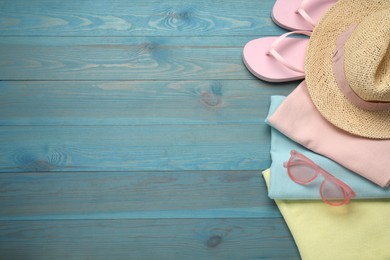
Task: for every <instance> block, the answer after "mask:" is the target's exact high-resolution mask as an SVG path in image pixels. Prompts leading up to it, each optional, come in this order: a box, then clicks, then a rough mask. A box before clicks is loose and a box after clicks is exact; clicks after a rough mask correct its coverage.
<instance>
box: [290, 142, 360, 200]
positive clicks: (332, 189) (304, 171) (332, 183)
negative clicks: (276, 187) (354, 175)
mask: <svg viewBox="0 0 390 260" xmlns="http://www.w3.org/2000/svg"><path fill="white" fill-rule="evenodd" d="M283 166H284V167H286V168H287V172H288V175H289V176H290V178H291V179H292V180H293V181H295V182H296V183H299V184H303V185H306V184H308V183H310V182H312V181H313V180H314V179H315V178H317V176H318V175H322V177H324V180H323V182H322V183H321V186H320V194H321V198H322V200H323V201H324V202H325V203H327V204H329V205H332V206H341V205H344V204H348V203H349V201H350V200H351V199H352V198H354V197H356V194H355V192H354V191H353V190H352V189H351V188H350V187H349V186H348V185H347V184H345V183H344V182H342V181H341V180H339V179H337V178H336V177H334V176H333V175H332V174H330V173H328V172H327V171H325V170H324V169H322V168H321V167H320V166H318V165H317V164H315V163H314V162H313V161H312V160H310V159H309V158H307V157H306V156H304V155H303V154H300V153H298V152H297V151H295V150H292V151H291V157H290V159H289V160H288V162H285V163H284V164H283Z"/></svg>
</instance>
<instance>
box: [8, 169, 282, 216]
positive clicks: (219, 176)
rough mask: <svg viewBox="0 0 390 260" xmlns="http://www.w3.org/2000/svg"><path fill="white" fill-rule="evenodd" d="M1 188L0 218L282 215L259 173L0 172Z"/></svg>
mask: <svg viewBox="0 0 390 260" xmlns="http://www.w3.org/2000/svg"><path fill="white" fill-rule="evenodd" d="M243 187H245V188H244V189H243ZM0 188H1V196H0V205H1V207H0V220H21V219H24V220H42V219H47V220H49V219H111V218H114V217H115V219H124V218H127V219H128V218H172V217H173V218H211V217H215V218H227V217H229V218H243V217H247V218H248V217H251V218H258V217H267V218H270V217H280V214H279V211H278V210H277V209H276V207H275V205H274V203H273V201H272V200H270V199H269V198H268V197H267V188H266V186H265V183H264V181H263V178H262V177H261V173H260V172H259V171H232V172H226V171H222V172H220V171H206V172H90V173H86V172H84V173H81V172H65V173H44V172H39V173H2V174H0Z"/></svg>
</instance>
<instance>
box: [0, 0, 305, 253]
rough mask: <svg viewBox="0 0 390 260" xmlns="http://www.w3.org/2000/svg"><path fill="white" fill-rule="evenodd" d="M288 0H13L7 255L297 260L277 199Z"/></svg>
mask: <svg viewBox="0 0 390 260" xmlns="http://www.w3.org/2000/svg"><path fill="white" fill-rule="evenodd" d="M273 3H274V0H240V1H238V0H237V1H229V0H217V1H194V0H167V1H160V0H155V1H154V0H144V1H128V0H112V1H103V0H81V1H63V0H61V1H60V0H34V1H30V0H0V125H1V126H0V172H1V173H0V259H258V258H276V259H280V258H293V259H295V258H299V254H298V251H297V249H296V246H295V244H294V241H293V239H292V237H291V234H290V232H289V231H288V228H287V227H286V225H285V223H284V221H283V218H282V217H281V215H280V213H279V211H278V210H277V208H276V206H275V204H274V203H273V201H271V200H269V199H268V197H267V193H266V188H265V184H264V181H263V179H262V177H261V170H263V169H266V168H267V167H268V166H269V164H270V156H269V148H270V147H269V146H270V129H269V127H267V126H266V125H265V124H264V118H265V116H266V114H267V109H268V105H269V97H270V96H271V95H273V94H281V95H286V94H288V93H289V92H291V90H292V89H293V88H294V87H295V86H296V85H297V83H296V82H294V83H287V84H270V83H266V82H263V81H260V80H257V79H256V78H254V77H253V76H252V75H251V74H250V73H249V72H248V71H247V70H246V69H245V67H244V65H243V64H242V59H241V52H242V47H243V46H244V44H245V43H246V42H248V41H249V40H251V39H254V38H257V37H262V36H270V35H280V34H281V33H283V32H284V31H283V30H282V29H280V28H278V27H277V26H276V25H274V24H273V23H272V21H271V19H270V13H271V8H272V6H273Z"/></svg>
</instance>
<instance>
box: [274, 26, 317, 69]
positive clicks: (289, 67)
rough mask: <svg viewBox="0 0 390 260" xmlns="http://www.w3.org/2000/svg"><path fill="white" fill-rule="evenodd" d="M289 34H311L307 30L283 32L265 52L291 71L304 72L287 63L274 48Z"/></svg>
mask: <svg viewBox="0 0 390 260" xmlns="http://www.w3.org/2000/svg"><path fill="white" fill-rule="evenodd" d="M291 34H302V35H306V36H310V35H311V32H309V31H293V32H288V33H285V34H282V35H281V36H280V37H279V38H278V39H276V40H275V41H274V42H273V43H272V44H271V47H270V48H269V50H268V52H267V55H271V56H272V57H274V58H275V59H276V60H277V61H279V62H280V63H281V64H282V65H283V66H285V67H286V68H288V69H290V70H292V71H295V72H298V73H302V74H304V73H305V72H304V71H303V70H302V69H300V68H297V67H295V66H293V65H291V64H289V63H288V62H287V61H286V59H284V58H283V57H282V55H280V54H279V52H278V51H277V50H276V48H277V47H278V45H279V43H280V42H281V41H283V40H284V39H285V38H286V37H287V36H289V35H291Z"/></svg>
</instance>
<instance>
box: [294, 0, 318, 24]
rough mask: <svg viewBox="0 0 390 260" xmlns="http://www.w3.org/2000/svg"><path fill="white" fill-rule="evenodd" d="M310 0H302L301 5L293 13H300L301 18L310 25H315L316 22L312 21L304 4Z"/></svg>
mask: <svg viewBox="0 0 390 260" xmlns="http://www.w3.org/2000/svg"><path fill="white" fill-rule="evenodd" d="M310 1H311V0H302V2H301V5H300V6H299V8H298V10H296V11H295V13H297V14H300V15H301V16H302V18H303V19H304V20H305V21H306V22H308V23H309V24H310V25H311V26H313V28H314V26H316V23H315V22H314V20H313V18H311V17H310V15H309V14H308V13H307V12H306V10H305V6H306V5H307V3H308V2H310Z"/></svg>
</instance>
